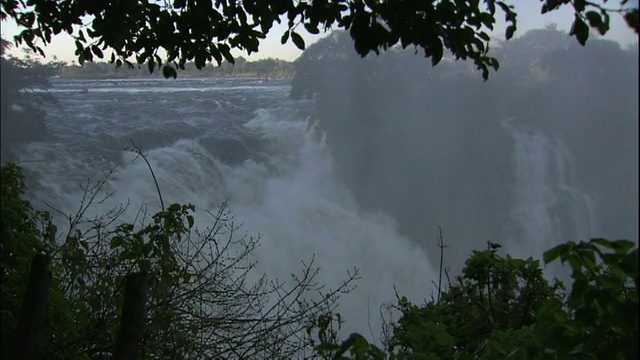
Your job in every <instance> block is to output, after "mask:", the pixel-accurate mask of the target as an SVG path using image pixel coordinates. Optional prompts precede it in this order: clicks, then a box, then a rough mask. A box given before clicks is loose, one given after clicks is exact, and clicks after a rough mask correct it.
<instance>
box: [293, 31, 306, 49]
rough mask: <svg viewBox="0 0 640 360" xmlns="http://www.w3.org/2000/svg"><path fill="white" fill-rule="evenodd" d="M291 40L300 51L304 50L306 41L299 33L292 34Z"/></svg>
mask: <svg viewBox="0 0 640 360" xmlns="http://www.w3.org/2000/svg"><path fill="white" fill-rule="evenodd" d="M291 40H292V41H293V43H294V44H295V45H296V47H297V48H298V49H300V50H304V40H303V39H302V36H300V35H299V34H298V33H297V32H295V31H292V32H291Z"/></svg>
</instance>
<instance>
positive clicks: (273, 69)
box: [56, 57, 294, 79]
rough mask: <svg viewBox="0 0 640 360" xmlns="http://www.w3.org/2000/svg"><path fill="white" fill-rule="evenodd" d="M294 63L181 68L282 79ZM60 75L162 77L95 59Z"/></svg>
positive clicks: (194, 73)
mask: <svg viewBox="0 0 640 360" xmlns="http://www.w3.org/2000/svg"><path fill="white" fill-rule="evenodd" d="M293 70H294V69H293V63H292V62H289V61H285V60H280V59H273V58H267V59H261V60H256V61H247V60H245V59H244V58H242V57H239V58H236V59H235V63H234V64H231V63H229V62H223V63H222V64H221V65H220V66H215V65H208V66H205V67H203V68H201V69H198V68H197V67H196V65H195V64H194V63H193V62H189V63H186V64H185V68H184V70H183V71H182V72H181V74H182V76H184V77H198V78H207V77H257V78H270V79H282V78H291V77H293ZM56 74H57V75H58V76H60V77H61V78H68V79H122V78H143V77H162V75H161V74H160V73H158V72H154V73H150V72H149V70H148V69H147V67H133V68H129V67H126V66H121V67H116V66H115V65H114V64H111V63H108V62H92V63H85V64H83V65H64V66H61V67H59V68H58V69H57V73H56Z"/></svg>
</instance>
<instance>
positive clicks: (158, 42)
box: [0, 0, 638, 79]
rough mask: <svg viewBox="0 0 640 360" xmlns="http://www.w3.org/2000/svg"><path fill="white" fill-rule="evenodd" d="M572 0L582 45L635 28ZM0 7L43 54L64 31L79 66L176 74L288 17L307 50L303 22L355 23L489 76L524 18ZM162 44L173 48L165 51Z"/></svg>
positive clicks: (425, 7) (456, 11)
mask: <svg viewBox="0 0 640 360" xmlns="http://www.w3.org/2000/svg"><path fill="white" fill-rule="evenodd" d="M624 3H626V1H622V4H624ZM567 5H572V6H573V8H574V9H575V20H574V25H573V29H572V35H575V37H576V38H577V39H578V41H579V42H580V43H581V44H584V43H585V41H586V40H587V38H588V36H589V27H591V28H594V29H596V30H597V31H598V32H600V33H605V32H606V31H607V30H608V28H609V13H610V12H619V13H620V14H622V15H623V16H624V18H625V19H626V21H627V22H628V24H629V26H630V27H631V28H633V29H636V31H637V29H638V16H637V12H638V10H637V7H635V8H633V7H630V8H629V7H626V8H622V9H621V10H611V9H608V8H604V7H602V6H600V5H598V4H595V3H591V2H587V1H584V0H572V1H569V0H567V1H558V0H544V1H542V12H547V11H553V10H556V9H558V8H560V7H563V6H567ZM0 9H1V15H2V19H6V18H11V19H14V20H15V21H16V22H17V23H18V24H19V25H21V26H23V27H24V28H25V30H24V31H22V32H21V33H20V34H19V35H18V36H17V37H16V41H17V42H18V43H25V44H26V45H27V46H29V47H31V48H32V49H34V50H36V51H39V52H41V53H44V52H43V50H42V49H41V48H40V47H39V46H38V45H36V40H41V41H43V42H44V43H48V42H50V41H51V38H52V36H54V35H57V34H59V33H61V32H66V33H68V34H70V35H72V36H73V37H74V38H75V39H76V55H77V56H78V61H79V62H80V63H81V64H82V63H84V62H85V61H92V60H93V59H94V58H100V59H102V58H107V59H110V61H111V62H112V63H116V65H118V66H120V65H122V64H123V63H125V64H127V65H129V66H133V63H132V62H131V61H133V62H135V63H137V64H145V63H146V64H147V67H148V69H149V71H151V72H153V71H154V70H155V69H162V74H163V75H164V76H165V77H175V76H176V74H177V73H176V68H180V69H182V68H184V66H185V64H186V63H187V62H188V61H194V62H195V65H196V67H197V68H199V69H200V68H203V67H204V66H205V64H206V63H207V62H212V61H215V62H217V63H218V64H220V63H221V62H222V61H223V60H227V61H229V62H231V63H233V62H234V57H233V56H232V55H231V49H232V48H237V49H241V50H246V51H247V53H249V54H250V53H252V52H257V51H258V48H259V45H260V41H261V40H262V39H264V38H265V36H266V34H267V33H268V32H269V31H270V30H271V29H272V26H273V24H274V23H275V22H280V21H281V18H284V19H286V20H285V21H287V25H288V30H286V31H285V33H284V34H283V35H282V42H283V43H284V42H287V41H288V40H289V39H291V41H292V42H293V43H294V44H295V45H296V46H297V47H298V48H300V49H304V48H305V43H304V40H303V38H302V37H301V36H300V34H299V32H300V31H301V30H302V29H303V28H304V30H306V31H307V32H310V33H312V34H317V33H319V32H320V31H322V30H327V29H330V28H338V29H344V30H348V31H349V33H350V35H351V38H352V39H353V44H354V46H355V49H356V51H357V53H358V54H359V55H360V56H366V55H367V54H368V53H370V52H374V53H376V54H378V53H379V52H380V50H386V49H388V48H390V47H392V46H394V45H396V44H399V45H401V46H402V47H403V48H406V47H409V46H412V47H415V48H416V50H420V51H421V52H422V53H423V54H424V56H425V57H428V58H431V62H432V64H434V65H435V64H437V63H439V62H440V60H441V59H442V58H443V56H444V53H445V50H449V51H450V52H451V54H452V55H453V56H454V57H455V58H456V59H470V60H472V61H473V62H474V64H475V65H476V67H477V68H478V69H479V70H481V71H482V76H483V77H484V78H485V79H486V78H487V77H488V75H489V69H491V68H492V69H497V68H498V61H497V60H496V59H495V58H493V57H491V56H489V55H488V51H489V40H490V35H489V33H490V31H491V30H493V27H494V25H495V23H496V18H497V17H498V16H503V15H504V18H505V21H506V22H507V24H508V26H507V28H506V33H505V37H506V38H507V39H509V38H511V37H512V36H513V34H514V32H515V31H516V26H517V22H516V17H517V16H516V13H515V12H514V11H513V9H512V6H511V5H509V4H507V3H506V2H503V1H496V0H483V1H462V0H453V1H450V0H447V1H411V0H365V1H361V0H355V1H354V0H334V1H313V2H305V1H300V2H297V1H293V0H270V1H242V2H240V1H236V0H228V1H222V0H218V1H212V0H176V1H172V2H168V1H166V2H150V1H146V0H145V1H139V0H126V1H125V0H123V1H118V2H93V1H80V0H71V1H55V0H30V1H22V0H20V1H18V0H2V6H1V8H0ZM87 18H88V19H90V20H85V19H87ZM85 21H90V23H89V24H86V23H85ZM74 27H77V28H78V29H77V30H74ZM160 49H164V50H166V54H167V56H166V58H164V59H163V58H162V57H161V56H160V54H161V53H160V52H159V50H160ZM108 50H113V52H111V54H109V53H108V52H107V51H108Z"/></svg>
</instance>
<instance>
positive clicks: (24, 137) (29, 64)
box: [0, 39, 60, 157]
mask: <svg viewBox="0 0 640 360" xmlns="http://www.w3.org/2000/svg"><path fill="white" fill-rule="evenodd" d="M0 41H1V46H0V50H1V51H2V58H1V59H0V67H1V71H2V75H0V91H1V95H0V96H1V97H2V102H1V104H0V122H1V124H2V131H1V134H2V135H1V136H2V153H3V157H5V156H6V155H7V151H8V149H9V148H11V147H12V146H13V145H15V144H16V143H18V142H22V141H30V140H34V139H38V138H41V137H42V136H43V135H44V134H45V133H46V131H47V127H46V125H45V122H44V118H45V112H44V110H42V109H41V108H40V106H39V103H41V102H42V101H55V99H54V98H53V97H51V96H49V95H48V94H46V93H44V92H34V90H35V91H38V90H44V89H47V88H48V87H49V86H50V84H49V81H48V79H47V78H48V77H49V76H51V75H53V74H55V72H56V69H57V68H58V67H59V66H60V64H59V63H52V64H48V65H43V64H41V63H39V62H38V61H35V60H33V59H29V58H27V59H17V58H14V57H7V56H6V50H7V49H9V48H10V47H11V46H12V45H11V43H9V42H7V41H6V40H4V39H1V40H0Z"/></svg>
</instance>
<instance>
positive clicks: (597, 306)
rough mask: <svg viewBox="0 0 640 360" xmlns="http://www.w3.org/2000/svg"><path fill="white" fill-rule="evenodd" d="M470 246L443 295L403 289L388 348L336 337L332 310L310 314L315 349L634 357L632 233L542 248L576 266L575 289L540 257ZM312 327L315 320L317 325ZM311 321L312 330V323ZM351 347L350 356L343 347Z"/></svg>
mask: <svg viewBox="0 0 640 360" xmlns="http://www.w3.org/2000/svg"><path fill="white" fill-rule="evenodd" d="M498 248H499V245H496V244H492V243H489V248H488V250H485V251H474V252H473V254H472V255H471V257H470V258H469V259H468V260H467V261H466V267H465V268H464V270H463V272H462V275H460V276H459V277H457V278H456V282H455V283H454V284H449V288H448V290H447V291H444V292H443V293H442V294H441V297H440V299H439V300H433V299H432V300H431V301H429V302H427V303H425V304H424V305H420V306H418V305H414V304H411V303H410V302H409V301H407V299H406V298H404V297H402V298H400V299H399V301H398V305H397V309H398V310H399V311H400V313H401V317H400V319H399V320H398V321H397V322H396V323H394V324H392V328H393V333H392V334H391V336H390V337H389V338H388V339H386V341H385V343H384V347H383V349H384V350H381V349H380V348H378V347H376V346H375V345H373V344H370V343H369V342H368V341H367V340H366V339H365V338H364V337H363V336H362V335H359V334H352V335H351V336H349V338H348V339H347V340H345V341H343V342H339V341H337V336H336V333H335V331H333V330H332V325H333V324H332V322H331V319H328V320H327V318H326V317H324V318H322V319H325V321H318V322H316V323H314V324H313V325H314V329H317V330H318V336H317V338H318V339H319V342H318V344H317V346H316V352H317V354H318V355H319V356H320V357H322V358H326V359H329V358H333V359H338V358H339V359H351V358H353V359H434V360H435V359H637V358H638V248H637V246H636V244H635V243H634V242H631V241H627V240H618V241H608V240H605V239H592V240H591V241H589V242H579V243H574V242H568V243H565V244H561V245H558V246H556V247H554V248H552V249H550V250H549V251H547V252H546V253H545V254H544V261H545V263H547V264H548V263H551V262H554V261H556V260H557V259H560V260H561V261H562V263H567V264H569V267H570V268H571V272H572V273H571V278H572V281H573V282H572V284H571V290H570V292H568V293H566V291H564V289H565V287H564V285H563V284H562V283H561V282H560V281H558V280H557V279H556V280H555V281H554V282H553V283H551V284H550V283H549V282H548V281H547V280H546V279H545V278H544V277H543V274H542V269H541V268H540V263H539V261H537V260H534V259H532V258H529V259H526V260H522V259H513V258H511V257H510V256H509V255H507V256H506V258H505V257H502V256H499V255H498V254H497V251H498ZM311 330H313V329H311ZM311 330H310V332H311ZM347 354H349V355H350V356H347Z"/></svg>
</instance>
